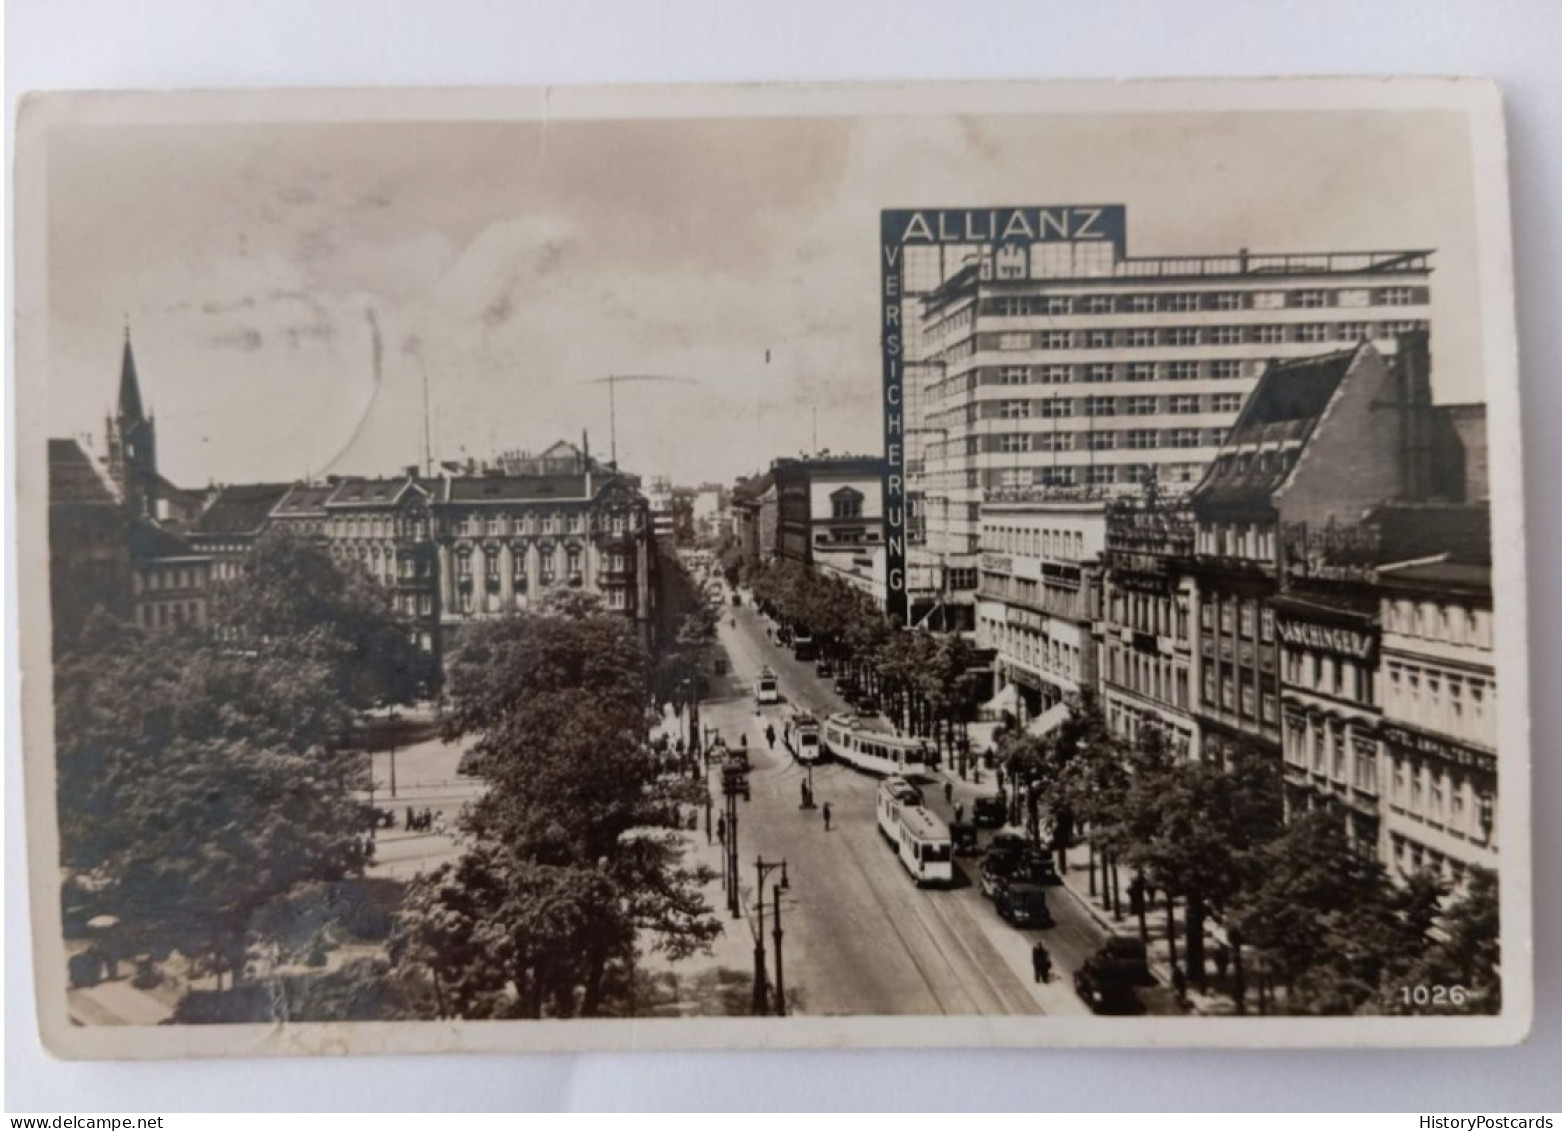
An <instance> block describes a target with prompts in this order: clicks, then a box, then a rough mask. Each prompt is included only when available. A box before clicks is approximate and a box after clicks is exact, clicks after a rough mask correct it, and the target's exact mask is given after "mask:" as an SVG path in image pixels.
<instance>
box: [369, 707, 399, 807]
mask: <svg viewBox="0 0 1562 1131" xmlns="http://www.w3.org/2000/svg"><path fill="white" fill-rule="evenodd" d="M390 724H391V727H390V730H391V734H390V743H391V747H390V764H391V780H390V791H391V800H392V801H394V800H396V705H395V704H394V703H392V704H391V710H390ZM371 776H372V774H371Z"/></svg>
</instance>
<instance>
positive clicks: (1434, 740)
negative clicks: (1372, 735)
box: [1379, 723, 1497, 776]
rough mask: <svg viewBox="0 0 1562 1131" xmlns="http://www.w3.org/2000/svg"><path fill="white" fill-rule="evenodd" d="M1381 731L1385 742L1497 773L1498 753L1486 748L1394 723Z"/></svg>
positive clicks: (1483, 771)
mask: <svg viewBox="0 0 1562 1131" xmlns="http://www.w3.org/2000/svg"><path fill="white" fill-rule="evenodd" d="M1379 733H1381V734H1382V735H1383V739H1384V741H1385V742H1392V743H1393V744H1394V745H1395V746H1399V747H1402V748H1403V749H1405V750H1409V751H1412V752H1414V753H1417V754H1427V755H1430V756H1431V757H1434V758H1441V759H1442V760H1443V761H1445V762H1450V763H1452V764H1453V765H1455V766H1462V767H1464V768H1465V769H1468V770H1479V771H1480V772H1482V773H1487V774H1491V775H1493V776H1495V775H1496V773H1497V755H1495V754H1492V753H1490V752H1489V751H1486V750H1474V749H1472V748H1470V747H1468V746H1463V745H1461V744H1459V743H1456V742H1449V741H1448V740H1446V739H1442V738H1439V737H1437V736H1436V735H1432V734H1425V733H1423V732H1421V731H1418V730H1407V729H1406V728H1404V727H1401V726H1395V725H1394V724H1393V723H1384V724H1383V726H1382V727H1381V728H1380V731H1379Z"/></svg>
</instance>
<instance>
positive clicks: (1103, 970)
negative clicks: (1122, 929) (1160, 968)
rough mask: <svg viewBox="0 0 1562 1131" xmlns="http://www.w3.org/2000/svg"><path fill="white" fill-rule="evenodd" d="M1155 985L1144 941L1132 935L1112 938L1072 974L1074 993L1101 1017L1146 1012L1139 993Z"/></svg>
mask: <svg viewBox="0 0 1562 1131" xmlns="http://www.w3.org/2000/svg"><path fill="white" fill-rule="evenodd" d="M1154 984H1155V977H1154V975H1152V974H1151V973H1150V964H1149V960H1148V957H1147V955H1146V953H1145V947H1144V941H1143V940H1142V939H1140V938H1138V937H1137V936H1133V935H1113V936H1112V937H1111V938H1109V939H1107V940H1106V942H1104V943H1103V944H1102V945H1101V948H1100V949H1099V950H1097V951H1096V952H1095V954H1093V955H1091V956H1090V957H1089V958H1088V959H1086V960H1085V962H1084V964H1083V965H1082V966H1080V968H1079V969H1078V970H1077V971H1076V972H1075V974H1074V991H1075V992H1076V993H1077V994H1079V996H1080V999H1081V1000H1082V1001H1084V1003H1085V1004H1086V1005H1088V1006H1090V1008H1091V1010H1092V1011H1094V1012H1096V1013H1102V1014H1116V1015H1123V1014H1139V1013H1143V1012H1145V1005H1144V1002H1143V1001H1142V1000H1141V999H1140V997H1139V993H1138V991H1139V990H1140V989H1141V988H1144V987H1148V986H1153V985H1154Z"/></svg>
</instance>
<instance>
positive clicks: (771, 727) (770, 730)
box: [765, 723, 776, 750]
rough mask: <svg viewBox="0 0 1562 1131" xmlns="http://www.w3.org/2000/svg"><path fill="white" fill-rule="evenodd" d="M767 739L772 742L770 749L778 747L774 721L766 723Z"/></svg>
mask: <svg viewBox="0 0 1562 1131" xmlns="http://www.w3.org/2000/svg"><path fill="white" fill-rule="evenodd" d="M765 741H766V742H768V743H769V744H770V749H772V750H774V749H775V748H776V728H775V724H774V723H766V724H765Z"/></svg>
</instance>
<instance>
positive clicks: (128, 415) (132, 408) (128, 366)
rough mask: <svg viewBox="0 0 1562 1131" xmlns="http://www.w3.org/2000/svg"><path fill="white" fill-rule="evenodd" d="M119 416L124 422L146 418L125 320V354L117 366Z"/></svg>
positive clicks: (128, 330) (134, 356) (127, 323)
mask: <svg viewBox="0 0 1562 1131" xmlns="http://www.w3.org/2000/svg"><path fill="white" fill-rule="evenodd" d="M119 416H120V419H121V420H123V421H125V423H127V424H129V423H134V422H138V421H142V420H145V419H146V415H145V413H143V412H142V411H141V382H140V381H138V380H137V379H136V355H135V352H134V351H133V350H132V349H131V348H130V322H129V320H128V319H127V320H126V322H125V356H124V360H123V361H121V362H120V366H119Z"/></svg>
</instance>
